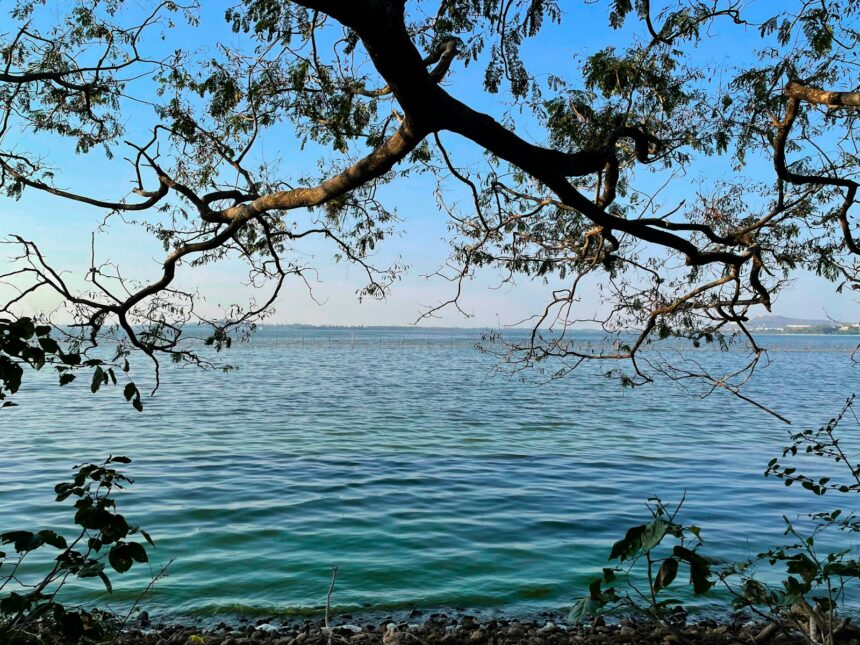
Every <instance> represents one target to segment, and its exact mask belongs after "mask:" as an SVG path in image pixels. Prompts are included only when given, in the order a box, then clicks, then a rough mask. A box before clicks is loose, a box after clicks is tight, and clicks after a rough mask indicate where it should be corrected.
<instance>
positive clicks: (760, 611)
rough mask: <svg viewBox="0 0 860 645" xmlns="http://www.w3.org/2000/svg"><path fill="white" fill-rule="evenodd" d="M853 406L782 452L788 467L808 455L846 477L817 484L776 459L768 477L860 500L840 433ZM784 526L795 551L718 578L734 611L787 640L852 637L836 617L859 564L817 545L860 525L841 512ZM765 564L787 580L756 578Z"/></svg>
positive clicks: (766, 556)
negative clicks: (791, 634) (789, 636)
mask: <svg viewBox="0 0 860 645" xmlns="http://www.w3.org/2000/svg"><path fill="white" fill-rule="evenodd" d="M854 401H855V399H854V397H853V396H852V397H851V398H849V399H848V401H847V402H846V404H845V406H844V407H843V408H842V411H841V412H840V413H839V414H838V415H837V416H835V417H834V418H832V419H831V420H830V421H829V422H828V423H827V424H825V425H823V426H821V427H820V428H818V429H817V430H804V431H803V432H799V433H797V434H792V435H791V436H790V444H789V445H788V446H786V447H785V448H784V449H783V452H782V460H785V459H794V458H796V457H797V456H798V455H801V456H803V455H807V456H809V457H817V458H821V459H824V460H827V461H832V462H833V463H835V464H837V466H838V469H839V470H840V471H841V473H842V475H843V477H841V478H839V477H838V476H836V477H837V478H836V479H834V478H833V477H831V476H823V477H813V476H810V475H808V474H805V473H803V472H801V471H800V470H799V464H796V463H793V464H792V465H786V464H784V463H781V460H780V459H778V458H774V459H771V461H770V463H768V465H767V469H766V470H765V473H764V474H765V477H770V476H774V477H777V478H779V479H781V480H782V481H783V482H784V483H785V485H786V486H792V485H793V484H799V485H800V486H802V487H803V488H804V489H805V490H808V491H810V492H811V493H813V494H815V495H818V496H824V495H825V494H826V493H828V492H831V493H843V494H844V493H849V494H850V493H858V492H860V464H857V463H854V462H852V461H851V459H850V457H849V456H848V454H847V453H846V452H845V450H844V449H843V447H842V445H841V439H840V438H839V436H838V435H837V433H836V431H837V428H838V427H839V425H840V424H841V423H842V422H843V421H844V420H845V419H846V417H847V415H849V414H851V415H852V416H854V411H853V405H854ZM854 418H855V420H856V416H854ZM858 425H860V421H858ZM831 474H832V475H834V476H835V473H831ZM783 521H784V522H785V535H786V536H788V537H790V538H791V540H792V542H791V543H789V544H787V545H784V546H780V547H776V548H773V549H770V550H768V551H766V552H764V553H760V554H759V555H758V556H757V558H756V559H755V560H753V561H750V562H744V563H739V564H735V565H733V566H731V567H728V568H727V569H726V570H725V571H722V572H721V573H720V578H721V579H722V580H723V581H724V584H725V586H726V587H727V588H728V589H729V591H730V592H731V593H732V595H733V596H734V599H735V600H734V604H735V606H736V607H738V608H744V609H748V610H751V611H753V612H754V613H756V614H757V615H759V616H761V617H764V618H766V619H767V620H769V621H771V622H772V623H773V624H774V625H776V626H777V627H779V628H780V629H781V630H782V631H783V632H786V631H787V630H788V629H790V628H794V629H793V631H795V632H796V633H800V634H801V635H802V637H803V638H804V639H805V640H806V641H807V642H809V643H816V644H818V643H821V644H823V645H831V644H832V643H834V642H836V640H837V637H838V636H839V635H841V634H842V633H843V632H846V631H847V630H848V629H849V623H848V620H847V619H842V618H840V617H839V616H838V610H839V608H840V607H841V606H842V605H843V603H844V600H845V588H846V585H847V584H849V583H850V582H852V581H856V580H857V579H858V578H860V561H858V560H857V559H856V558H854V557H851V549H840V550H836V551H827V550H823V551H822V550H821V549H820V548H819V545H818V542H819V540H820V538H821V536H822V535H823V534H825V533H826V532H830V533H832V532H833V531H849V532H857V531H860V522H858V521H857V519H856V517H855V515H854V513H853V512H847V513H846V512H845V510H844V509H841V508H838V509H835V510H832V511H824V512H816V513H811V514H809V515H808V516H806V517H805V518H801V519H799V520H795V521H792V520H791V519H789V518H788V517H787V516H783ZM762 563H767V565H768V566H769V567H771V569H773V568H775V567H778V568H779V570H781V571H783V572H784V574H781V575H780V577H781V578H782V579H781V580H779V582H778V583H776V584H768V583H766V582H763V581H762V580H761V579H759V578H757V577H756V576H755V567H756V565H761V564H762ZM737 581H739V582H737Z"/></svg>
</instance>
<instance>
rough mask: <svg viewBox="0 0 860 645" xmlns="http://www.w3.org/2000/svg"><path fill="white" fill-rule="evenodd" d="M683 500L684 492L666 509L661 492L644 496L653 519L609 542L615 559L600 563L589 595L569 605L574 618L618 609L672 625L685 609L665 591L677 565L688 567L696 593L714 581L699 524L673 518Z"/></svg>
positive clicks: (680, 568)
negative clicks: (610, 563)
mask: <svg viewBox="0 0 860 645" xmlns="http://www.w3.org/2000/svg"><path fill="white" fill-rule="evenodd" d="M683 503H684V499H683V498H682V499H681V501H680V502H679V503H678V504H677V505H675V507H674V509H671V510H670V508H669V507H668V506H667V505H666V504H664V503H663V501H662V500H660V499H659V498H651V499H649V500H648V503H646V507H647V508H648V510H649V511H650V513H651V521H649V522H648V523H647V524H641V525H639V526H634V527H631V528H630V529H628V530H627V533H626V534H625V536H624V537H623V538H622V539H621V540H618V541H617V542H616V543H615V544H614V545H613V547H612V552H611V553H610V555H609V559H610V560H618V562H619V565H618V566H616V567H608V568H605V569H603V575H602V576H601V577H599V578H595V579H594V580H592V582H591V584H590V585H589V594H588V596H586V597H584V598H582V599H580V600H579V601H578V602H577V603H576V604H575V605H574V606H573V608H572V609H571V611H570V615H569V619H570V620H571V621H572V622H583V621H584V620H586V619H588V618H590V617H593V616H596V615H599V614H601V613H606V612H609V611H612V610H617V609H621V610H627V611H633V612H635V613H637V614H642V615H645V616H646V617H648V618H649V619H651V620H654V621H656V622H660V623H663V624H667V625H671V624H674V623H676V622H678V619H679V616H681V615H683V614H684V612H683V607H682V606H681V601H680V600H678V599H677V598H672V597H666V593H665V592H666V590H667V588H668V587H669V586H670V585H671V584H672V582H673V581H674V580H675V579H676V577H677V576H678V573H679V571H681V570H682V569H686V573H687V574H688V575H689V580H690V583H691V585H692V587H693V593H695V594H697V595H698V594H703V593H705V592H706V591H708V590H709V589H710V588H711V587H712V586H713V584H714V581H713V579H712V577H711V561H710V560H708V559H707V558H705V557H704V556H702V555H701V554H700V553H699V552H698V551H699V548H700V547H701V546H702V544H703V542H702V538H701V536H700V530H699V527H697V526H685V525H683V524H681V523H680V522H679V521H678V520H677V517H678V513H679V511H680V510H681V507H682V506H683ZM667 542H671V544H669V543H667Z"/></svg>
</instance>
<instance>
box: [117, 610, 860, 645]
mask: <svg viewBox="0 0 860 645" xmlns="http://www.w3.org/2000/svg"><path fill="white" fill-rule="evenodd" d="M145 618H146V617H145V616H144V619H145ZM412 618H414V621H413V620H408V621H400V622H394V621H391V620H382V621H377V622H370V623H365V622H360V621H357V622H350V621H349V617H345V618H344V617H341V618H340V619H339V622H337V623H334V622H333V623H332V625H331V632H329V631H328V630H327V629H326V627H325V625H324V624H323V623H322V622H320V621H311V620H308V621H303V622H294V623H284V624H274V623H272V622H268V621H259V622H258V623H257V624H247V625H244V626H241V627H237V626H231V625H227V624H225V623H221V624H220V625H218V626H217V627H214V628H209V629H201V628H200V627H196V628H195V627H187V626H179V625H159V626H152V625H149V624H147V621H146V620H144V621H142V622H141V623H140V624H139V625H137V626H135V627H134V628H132V629H130V630H128V631H127V632H126V634H125V638H124V639H123V640H122V641H121V642H124V643H127V644H129V645H318V644H319V645H329V643H332V644H334V643H339V644H352V643H355V644H358V645H376V644H381V645H421V644H428V645H429V644H436V643H438V644H442V643H447V644H456V643H468V644H474V645H481V644H492V645H515V644H520V643H523V644H528V645H561V644H566V643H583V644H590V643H594V644H601V643H604V644H607V645H609V644H612V645H622V644H629V645H639V644H642V645H650V644H652V643H653V644H655V645H673V644H676V643H677V644H686V643H689V644H700V643H701V644H708V645H711V644H714V645H716V644H723V643H746V644H762V643H774V644H777V643H778V644H780V645H794V644H795V643H802V642H804V641H803V640H801V639H800V638H792V637H789V636H786V635H785V634H782V633H780V632H779V631H778V630H775V629H773V628H768V627H767V626H765V625H762V624H760V623H756V622H752V621H749V620H746V619H744V618H743V617H738V618H736V619H734V620H728V621H725V622H718V621H715V620H703V621H700V622H696V623H690V624H686V625H678V626H676V627H667V626H657V625H654V624H652V623H644V622H637V621H633V620H628V619H622V620H621V621H619V622H617V623H613V624H607V623H605V622H604V621H603V620H602V619H598V620H597V621H596V622H595V623H593V624H591V625H577V626H574V625H566V624H564V623H561V622H554V621H552V620H547V619H541V620H531V621H530V620H515V619H511V620H483V621H482V620H479V619H477V618H474V617H472V616H468V615H464V616H459V617H452V616H448V615H446V614H432V615H430V616H429V617H426V618H425V617H424V616H414V617H412ZM843 642H844V643H845V644H846V645H860V640H858V639H857V638H846V640H844V641H843Z"/></svg>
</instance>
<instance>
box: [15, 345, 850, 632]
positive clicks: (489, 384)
mask: <svg viewBox="0 0 860 645" xmlns="http://www.w3.org/2000/svg"><path fill="white" fill-rule="evenodd" d="M477 340H478V332H473V331H456V330H455V331H452V330H439V331H433V330H431V331H428V330H417V329H416V330H401V329H395V330H356V331H354V332H352V331H349V330H324V329H320V330H308V329H305V330H302V329H283V328H282V329H266V330H263V331H261V332H259V333H258V334H257V335H256V336H255V337H254V339H253V341H252V342H251V343H249V344H247V345H240V346H237V347H234V349H232V350H230V352H229V353H228V354H227V355H226V358H227V359H228V360H230V361H231V362H234V363H236V364H239V365H240V366H241V369H240V370H238V371H235V372H231V373H222V372H203V371H200V370H197V369H188V368H185V369H179V368H171V367H167V366H166V367H165V368H164V371H163V384H162V387H161V390H160V391H159V394H158V396H157V397H156V398H155V399H152V400H147V401H146V409H145V411H144V413H142V414H138V413H136V412H135V411H134V410H133V409H132V408H131V407H130V406H129V405H127V404H125V403H124V402H123V401H122V396H121V392H119V391H114V390H111V389H107V390H103V391H101V392H100V393H98V394H97V395H92V394H90V393H89V390H88V388H87V384H86V383H83V382H81V383H77V382H76V383H75V384H73V385H72V386H67V388H66V391H64V392H63V394H64V396H58V394H59V392H58V390H57V388H56V386H55V385H54V382H53V379H50V380H46V379H44V378H38V379H35V380H32V381H31V382H30V383H29V384H28V385H27V386H26V387H25V389H24V390H23V391H22V393H21V396H19V397H18V402H19V403H20V404H21V406H20V407H18V408H12V409H9V410H6V411H3V412H2V428H3V430H2V448H3V459H2V461H0V531H3V530H11V529H19V528H40V527H42V526H55V525H56V524H57V523H59V522H62V521H64V519H65V518H66V517H67V516H70V513H69V512H68V510H67V509H66V508H64V506H63V505H61V504H57V503H55V502H53V494H52V490H53V484H54V483H56V482H58V481H62V480H64V478H66V477H67V476H68V474H69V473H70V472H71V471H70V468H71V466H72V465H73V464H75V463H79V462H81V461H84V460H100V459H103V458H104V457H105V456H106V455H107V454H108V453H113V454H125V455H128V456H130V457H132V458H133V459H134V463H133V464H131V465H130V466H129V468H128V470H129V473H130V474H131V475H132V476H133V477H134V478H135V479H136V484H135V486H134V487H132V489H130V490H129V491H128V492H127V493H123V494H122V495H121V497H120V502H119V504H120V509H121V510H123V512H124V513H125V515H126V516H127V517H128V518H129V519H130V520H131V521H132V523H137V524H139V525H140V526H142V527H144V528H145V529H147V530H148V531H149V532H150V533H151V534H152V536H153V537H154V539H155V540H156V542H157V544H158V548H157V550H155V551H153V552H152V556H153V560H154V562H155V563H156V564H157V563H159V562H166V561H167V560H168V559H169V558H171V557H173V558H176V560H175V563H174V564H173V565H172V567H171V574H170V576H169V577H168V578H167V579H165V580H164V581H163V582H161V583H160V584H159V585H158V587H156V589H155V590H154V591H153V592H152V594H151V595H150V596H149V597H148V599H147V600H146V601H145V603H144V604H145V606H146V607H147V609H149V610H150V611H152V612H155V613H160V614H162V615H181V616H213V615H220V614H223V613H245V614H255V615H288V614H303V613H314V612H318V611H319V608H320V607H321V606H322V604H323V602H324V599H325V594H326V590H327V588H328V582H329V573H330V567H331V565H332V564H335V563H336V564H338V566H339V574H338V580H337V586H336V589H335V593H334V597H333V604H334V605H335V606H336V607H337V610H339V611H351V612H356V611H368V612H370V611H394V610H397V609H404V608H413V607H416V608H437V607H468V608H470V609H480V608H496V609H503V610H506V611H512V612H532V611H535V610H539V609H560V608H562V607H564V606H565V605H569V604H570V603H571V601H572V600H573V599H574V598H575V597H577V596H578V595H581V594H582V592H583V587H584V586H585V585H586V584H587V581H588V580H589V579H590V577H592V576H593V574H594V573H595V572H599V571H600V569H601V567H603V566H605V565H606V556H607V555H608V552H609V548H610V546H611V543H612V542H613V541H614V540H616V539H618V538H620V537H621V536H622V535H623V532H624V530H625V528H626V527H627V526H629V525H630V524H632V523H634V522H637V523H638V520H640V519H642V518H644V516H643V512H644V508H643V506H642V502H643V500H644V499H645V498H647V497H649V496H651V495H654V494H659V495H661V496H663V497H664V498H666V499H677V498H679V497H680V496H681V495H682V493H683V492H684V490H686V491H687V503H686V506H685V509H686V510H685V513H684V515H685V517H686V518H688V519H689V520H690V521H692V522H694V523H696V524H698V525H700V526H702V527H703V531H702V535H703V537H704V538H705V539H706V541H707V546H708V549H709V552H710V553H712V554H715V555H720V556H723V557H727V558H732V557H743V556H745V555H748V554H750V553H755V552H757V551H758V550H759V549H761V548H762V547H764V546H766V545H769V544H772V543H774V542H777V541H779V540H780V538H781V536H782V520H781V513H783V512H787V513H789V514H793V513H801V512H804V511H806V510H808V509H810V508H812V505H813V504H814V503H815V502H816V500H815V499H812V496H811V495H810V494H808V493H805V492H803V491H798V490H796V489H795V488H791V489H786V488H785V487H784V486H782V485H781V484H780V483H779V482H777V481H774V480H770V479H764V478H763V477H762V471H763V470H764V467H765V465H766V463H767V461H768V459H769V458H770V457H772V456H775V455H776V454H778V452H779V450H780V448H781V446H783V445H784V441H785V438H786V431H787V426H785V425H784V424H782V423H780V422H779V421H777V420H775V419H774V418H772V417H770V416H769V415H766V414H764V413H762V412H760V411H759V410H757V409H755V408H754V407H752V406H749V405H746V404H742V403H740V402H739V401H737V400H736V399H734V398H732V397H729V396H727V395H724V394H716V395H714V396H711V397H708V398H704V399H702V398H699V397H698V396H696V395H695V393H690V392H684V391H681V390H679V389H678V388H676V387H674V386H671V385H661V386H651V387H646V388H641V389H637V390H634V391H630V390H626V391H625V390H622V389H621V388H620V386H618V385H617V384H616V383H615V382H611V381H608V380H606V379H605V378H603V377H602V376H601V375H600V372H599V371H598V370H595V369H586V370H583V371H581V372H578V373H576V374H575V375H574V376H572V377H569V378H567V379H564V380H560V381H553V382H549V383H545V384H543V385H537V384H535V383H532V382H526V383H523V382H521V380H520V379H519V378H518V377H514V378H510V377H508V376H504V375H498V374H494V372H493V370H492V367H493V366H494V365H495V364H496V359H494V358H493V357H491V356H488V355H485V354H481V353H479V352H477V351H476V350H475V349H474V343H475V342H476V341H477ZM584 340H585V341H587V340H594V338H589V337H588V336H585V337H584ZM856 342H857V339H856V338H851V337H809V336H797V337H788V336H780V337H765V338H764V345H765V346H767V347H769V348H770V349H771V350H772V351H771V365H770V366H769V367H767V368H766V369H762V370H760V371H759V372H758V373H757V375H756V377H755V379H754V380H753V382H752V384H751V385H750V387H749V388H748V390H747V393H748V394H750V395H752V396H755V397H757V398H759V399H760V400H761V401H762V402H764V403H767V404H768V405H771V406H773V407H774V408H776V409H778V410H779V411H780V412H783V413H785V414H787V415H788V416H790V417H791V418H792V420H793V421H794V423H795V426H794V427H795V428H798V427H806V426H813V425H814V426H816V427H817V425H819V424H820V423H821V422H823V421H825V420H826V419H827V418H829V417H830V416H831V415H832V414H834V413H835V412H836V411H838V409H839V408H840V407H841V405H842V403H843V402H844V400H845V398H846V397H847V396H848V395H849V394H850V393H851V392H852V391H860V387H858V385H860V381H858V376H860V371H858V369H860V368H855V367H853V365H852V363H851V360H850V353H851V351H852V350H853V349H854V348H855V346H856ZM695 358H696V360H698V361H700V362H702V363H704V364H717V363H721V364H731V363H732V362H733V361H735V362H736V361H738V360H740V359H741V357H740V356H739V355H737V354H728V355H725V354H719V353H715V352H712V351H710V350H702V351H701V352H697V353H696V355H695ZM146 367H147V366H146V365H145V363H144V361H143V359H142V358H138V359H137V362H136V364H135V368H136V370H137V371H138V372H140V373H142V372H144V371H145V369H146ZM81 380H83V379H81ZM828 501H829V502H835V500H828ZM843 538H844V536H843ZM142 569H144V570H143V571H142V572H141V573H140V574H137V575H134V574H128V575H126V576H114V581H115V586H116V591H115V593H114V594H113V597H112V598H111V599H109V600H110V601H111V602H113V603H115V604H116V605H117V606H122V605H123V604H124V603H127V602H128V599H129V598H131V597H132V596H134V595H136V591H137V590H139V589H140V587H141V585H142V583H143V582H144V581H145V577H146V576H145V575H144V574H146V573H147V571H146V570H145V568H142ZM98 589H99V587H98V585H95V586H93V587H91V588H90V590H89V591H87V592H86V593H83V594H81V593H80V592H79V593H78V594H77V595H73V598H74V599H77V600H81V599H83V600H93V599H96V598H97V597H98ZM103 600H104V599H101V600H100V601H103ZM709 602H717V600H714V601H709Z"/></svg>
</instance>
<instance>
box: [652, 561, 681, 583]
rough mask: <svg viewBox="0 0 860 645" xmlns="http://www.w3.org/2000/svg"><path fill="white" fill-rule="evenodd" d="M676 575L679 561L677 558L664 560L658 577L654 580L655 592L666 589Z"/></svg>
mask: <svg viewBox="0 0 860 645" xmlns="http://www.w3.org/2000/svg"><path fill="white" fill-rule="evenodd" d="M676 575H678V561H677V560H676V559H675V558H666V559H665V560H663V564H662V565H661V566H660V570H659V571H657V577H656V578H655V580H654V589H655V591H659V590H660V589H665V588H666V587H668V586H669V585H670V584H672V581H673V580H674V579H675V576H676Z"/></svg>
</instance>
